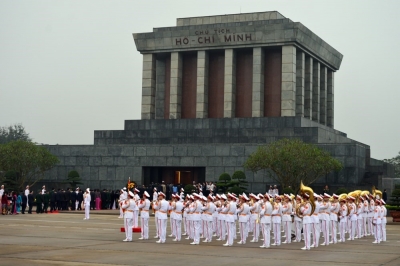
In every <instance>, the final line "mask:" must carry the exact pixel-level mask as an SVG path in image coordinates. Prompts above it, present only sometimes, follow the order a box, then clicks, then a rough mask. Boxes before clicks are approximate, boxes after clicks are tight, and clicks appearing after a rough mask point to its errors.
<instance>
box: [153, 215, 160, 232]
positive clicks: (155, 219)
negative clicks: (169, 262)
mask: <svg viewBox="0 0 400 266" xmlns="http://www.w3.org/2000/svg"><path fill="white" fill-rule="evenodd" d="M154 222H155V223H156V237H160V228H159V223H158V218H157V217H155V218H154Z"/></svg>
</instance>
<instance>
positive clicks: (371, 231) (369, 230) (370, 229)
mask: <svg viewBox="0 0 400 266" xmlns="http://www.w3.org/2000/svg"><path fill="white" fill-rule="evenodd" d="M367 221H368V227H367V228H368V234H369V235H371V234H372V235H373V234H374V229H373V228H372V217H368V218H367Z"/></svg>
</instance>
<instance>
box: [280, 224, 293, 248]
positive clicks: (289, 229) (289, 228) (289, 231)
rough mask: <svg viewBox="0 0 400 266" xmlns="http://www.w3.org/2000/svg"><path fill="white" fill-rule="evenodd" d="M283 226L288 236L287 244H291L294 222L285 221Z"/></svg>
mask: <svg viewBox="0 0 400 266" xmlns="http://www.w3.org/2000/svg"><path fill="white" fill-rule="evenodd" d="M282 225H283V231H285V235H286V240H285V241H286V243H288V244H289V243H291V242H292V222H289V221H284V222H282Z"/></svg>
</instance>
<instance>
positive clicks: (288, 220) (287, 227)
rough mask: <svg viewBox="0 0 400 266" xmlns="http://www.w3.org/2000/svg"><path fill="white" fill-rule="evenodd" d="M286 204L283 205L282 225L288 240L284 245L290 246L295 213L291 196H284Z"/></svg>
mask: <svg viewBox="0 0 400 266" xmlns="http://www.w3.org/2000/svg"><path fill="white" fill-rule="evenodd" d="M283 196H284V202H283V204H282V223H283V230H284V231H285V235H286V239H285V241H284V242H282V244H290V243H291V242H292V239H291V238H292V217H291V214H292V212H293V206H292V203H290V196H289V195H288V194H284V195H283Z"/></svg>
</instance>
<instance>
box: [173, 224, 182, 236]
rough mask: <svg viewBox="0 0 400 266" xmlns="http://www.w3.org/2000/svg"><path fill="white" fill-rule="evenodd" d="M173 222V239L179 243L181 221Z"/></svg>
mask: <svg viewBox="0 0 400 266" xmlns="http://www.w3.org/2000/svg"><path fill="white" fill-rule="evenodd" d="M174 222H175V226H174V227H175V228H174V232H175V238H176V240H178V241H181V236H182V220H177V219H174Z"/></svg>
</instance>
